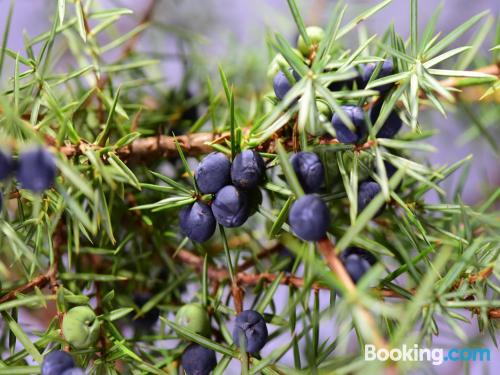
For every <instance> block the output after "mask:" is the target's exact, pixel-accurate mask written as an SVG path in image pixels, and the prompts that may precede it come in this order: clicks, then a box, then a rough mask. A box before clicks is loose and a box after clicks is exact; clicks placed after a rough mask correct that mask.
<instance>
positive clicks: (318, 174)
mask: <svg viewBox="0 0 500 375" xmlns="http://www.w3.org/2000/svg"><path fill="white" fill-rule="evenodd" d="M290 163H291V164H292V167H293V170H294V171H295V174H296V175H297V178H298V179H299V182H300V184H301V185H302V187H303V188H304V191H305V192H306V193H316V192H318V191H319V190H320V188H321V185H323V183H324V182H325V170H324V168H323V163H322V162H321V159H320V158H319V156H318V155H316V154H315V153H314V152H305V151H302V152H298V153H296V154H294V155H292V157H291V158H290Z"/></svg>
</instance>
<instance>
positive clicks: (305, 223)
mask: <svg viewBox="0 0 500 375" xmlns="http://www.w3.org/2000/svg"><path fill="white" fill-rule="evenodd" d="M290 164H291V165H292V167H293V169H294V171H295V174H296V175H297V178H298V180H299V182H300V184H301V186H302V187H303V189H304V191H305V192H306V193H308V194H306V195H304V196H302V197H301V198H299V199H298V200H296V201H295V202H294V203H293V204H292V207H291V209H290V212H289V216H288V221H289V223H290V227H291V228H292V230H293V232H294V233H295V234H296V235H297V236H298V237H300V238H301V239H303V240H305V241H320V240H322V239H324V238H326V232H327V231H328V227H329V225H330V213H329V210H328V207H327V205H326V203H325V202H323V200H322V199H321V198H320V196H319V195H316V194H314V193H317V192H319V191H320V190H321V187H322V185H323V184H324V167H323V164H322V162H321V160H320V158H319V157H318V155H316V154H315V153H312V152H298V153H296V154H294V155H293V156H292V157H291V158H290ZM386 169H387V173H388V175H389V176H392V174H393V173H394V172H395V168H394V166H392V165H391V164H389V163H386ZM380 191H381V188H380V185H379V184H378V183H377V182H375V181H373V180H371V179H369V180H366V181H362V182H361V183H360V184H359V191H358V210H359V211H362V210H363V209H364V208H365V207H366V206H367V205H368V204H369V203H370V202H371V200H372V199H373V198H375V196H376V195H377V194H378V193H380ZM382 211H383V208H382V209H381V210H379V212H378V213H377V215H379V214H380V213H381V212H382ZM340 260H341V261H342V262H343V263H344V265H345V267H346V270H347V273H348V274H349V275H350V276H351V279H352V280H353V281H354V282H357V281H358V280H359V279H360V278H361V276H362V275H363V274H364V273H365V272H366V271H367V270H368V268H369V267H370V266H371V265H373V264H374V263H375V262H376V259H375V257H374V256H373V255H372V254H371V253H369V252H367V251H365V250H362V249H359V248H354V247H353V248H349V249H347V250H345V251H344V252H343V253H342V254H341V257H340Z"/></svg>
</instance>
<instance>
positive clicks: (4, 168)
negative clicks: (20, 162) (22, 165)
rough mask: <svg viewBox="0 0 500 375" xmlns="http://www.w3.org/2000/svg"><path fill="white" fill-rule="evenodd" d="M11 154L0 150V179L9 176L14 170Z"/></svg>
mask: <svg viewBox="0 0 500 375" xmlns="http://www.w3.org/2000/svg"><path fill="white" fill-rule="evenodd" d="M14 165H15V163H14V160H12V156H11V155H10V154H8V153H5V152H3V151H1V150H0V180H3V179H5V178H7V177H9V176H10V175H11V174H12V172H14Z"/></svg>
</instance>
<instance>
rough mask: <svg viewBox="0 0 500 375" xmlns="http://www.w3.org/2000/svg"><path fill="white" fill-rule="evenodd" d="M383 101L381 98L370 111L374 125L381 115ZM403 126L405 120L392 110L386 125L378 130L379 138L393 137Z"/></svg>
mask: <svg viewBox="0 0 500 375" xmlns="http://www.w3.org/2000/svg"><path fill="white" fill-rule="evenodd" d="M383 103H384V102H383V101H381V100H379V101H378V102H377V103H375V105H374V106H373V108H372V109H371V111H370V120H371V122H372V125H375V122H377V119H378V117H379V115H380V110H381V109H382V105H383ZM402 126H403V121H401V119H400V118H399V116H398V114H397V112H396V111H391V113H390V114H389V116H388V117H387V119H386V120H385V123H384V125H382V127H381V128H380V130H379V131H378V132H377V138H392V137H394V136H395V135H396V134H398V132H399V130H401V127H402Z"/></svg>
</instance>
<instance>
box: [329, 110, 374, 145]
mask: <svg viewBox="0 0 500 375" xmlns="http://www.w3.org/2000/svg"><path fill="white" fill-rule="evenodd" d="M342 109H343V110H344V112H345V114H346V115H347V116H348V117H349V119H350V120H351V122H352V123H353V124H354V127H355V131H354V132H353V131H351V130H350V129H349V128H348V127H347V126H346V125H345V124H344V122H343V121H342V119H341V118H340V116H339V115H338V114H337V113H335V114H334V115H333V117H332V125H333V128H334V129H335V134H336V135H337V139H338V140H339V141H340V142H342V143H359V142H361V141H363V140H364V139H365V138H366V135H367V134H368V129H367V127H366V122H365V115H364V113H363V109H362V108H361V107H356V106H353V105H346V106H343V107H342Z"/></svg>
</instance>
